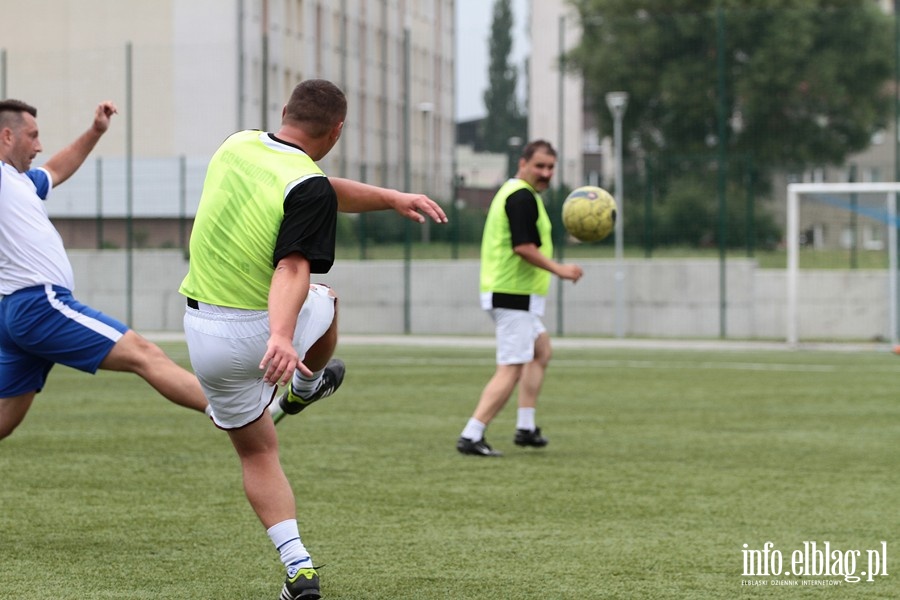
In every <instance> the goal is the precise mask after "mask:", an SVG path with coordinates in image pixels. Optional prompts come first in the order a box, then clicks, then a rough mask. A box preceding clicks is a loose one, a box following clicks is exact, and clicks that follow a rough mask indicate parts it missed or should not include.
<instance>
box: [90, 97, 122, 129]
mask: <svg viewBox="0 0 900 600" xmlns="http://www.w3.org/2000/svg"><path fill="white" fill-rule="evenodd" d="M118 112H119V109H118V108H116V105H115V104H113V103H112V102H111V101H109V100H104V101H103V102H101V103H100V104H98V105H97V109H96V110H95V111H94V131H96V132H97V133H100V134H103V133H106V130H107V129H109V120H110V118H112V116H113V115H114V114H116V113H118Z"/></svg>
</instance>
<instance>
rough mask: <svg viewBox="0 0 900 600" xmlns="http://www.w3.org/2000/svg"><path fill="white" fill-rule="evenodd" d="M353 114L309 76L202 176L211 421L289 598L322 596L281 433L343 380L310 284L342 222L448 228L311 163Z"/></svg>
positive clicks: (193, 269) (319, 292)
mask: <svg viewBox="0 0 900 600" xmlns="http://www.w3.org/2000/svg"><path fill="white" fill-rule="evenodd" d="M346 115H347V99H346V97H345V96H344V93H343V92H342V91H341V90H340V89H339V88H338V87H337V86H335V85H334V84H333V83H331V82H329V81H325V80H322V79H312V80H307V81H304V82H302V83H300V84H299V85H297V86H296V87H295V88H294V90H293V93H292V94H291V97H290V99H289V100H288V103H287V104H286V105H285V107H284V110H283V111H282V122H281V127H280V129H279V130H278V131H277V132H276V133H268V132H265V131H241V132H238V133H235V134H233V135H231V136H230V137H229V138H228V139H226V140H225V142H223V143H222V145H221V146H220V147H219V149H218V150H217V151H216V153H215V155H214V156H213V157H212V160H211V161H210V163H209V167H208V169H207V173H206V180H205V181H204V184H203V193H202V195H201V198H200V205H199V206H198V208H197V217H196V219H195V221H194V228H193V230H192V232H191V243H190V251H191V258H190V269H189V271H188V274H187V276H186V277H185V279H184V282H183V283H182V285H181V290H180V291H181V293H182V294H184V295H185V296H186V297H187V308H186V312H185V316H184V330H185V338H186V340H187V344H188V350H189V352H190V357H191V364H192V366H193V368H194V372H195V373H196V374H197V378H198V379H199V381H200V384H201V386H202V387H203V391H204V393H205V394H206V397H207V398H208V400H209V414H210V417H211V418H212V420H213V422H214V423H215V424H216V425H217V426H218V427H219V428H220V429H223V430H225V431H226V432H227V433H228V435H229V437H230V438H231V442H232V445H233V446H234V448H235V450H236V451H237V454H238V457H239V459H240V463H241V470H242V473H243V481H244V491H245V493H246V495H247V499H248V500H249V501H250V505H251V506H252V507H253V510H254V511H255V512H256V515H257V516H258V517H259V520H260V521H261V522H262V524H263V526H264V527H265V528H266V531H267V533H268V534H269V538H270V539H271V540H272V544H273V545H274V546H275V548H276V549H277V550H278V552H279V554H280V557H281V561H282V563H283V564H284V566H285V569H286V571H287V576H286V579H285V582H284V585H283V586H282V590H281V600H297V599H300V598H302V599H303V600H316V599H317V598H319V597H320V592H319V576H318V573H317V572H316V570H315V567H314V565H313V562H312V558H310V555H309V552H308V551H307V549H306V547H305V546H304V544H303V542H302V541H301V539H300V532H299V528H298V525H297V516H296V503H295V500H294V494H293V491H292V489H291V486H290V483H289V482H288V480H287V478H286V477H285V474H284V471H283V469H282V467H281V462H280V459H279V456H278V438H277V436H276V433H275V424H274V423H275V422H276V421H277V420H278V418H280V416H281V415H282V414H283V413H288V414H295V413H297V412H300V410H302V409H303V408H305V407H306V406H308V405H309V404H311V403H313V402H315V401H317V400H319V399H321V398H324V397H326V396H329V395H331V394H332V393H333V392H334V391H335V390H337V388H338V386H340V384H341V382H342V381H343V378H344V364H343V362H341V361H340V360H338V359H334V358H332V353H333V352H334V349H335V347H336V345H337V297H336V295H335V293H334V291H333V290H331V289H330V288H328V287H327V286H324V285H318V284H313V283H311V282H310V275H311V274H312V273H326V272H328V270H329V269H331V266H332V263H333V262H334V251H335V233H336V224H337V213H338V211H343V212H366V211H373V210H384V209H394V210H396V211H397V212H398V213H400V214H401V215H403V216H405V217H407V218H410V219H413V220H415V221H418V222H420V223H421V222H424V221H425V216H424V215H427V216H428V217H430V218H431V219H433V220H434V221H436V222H438V223H445V222H446V221H447V217H446V215H445V214H444V211H443V210H441V208H440V206H438V205H437V204H436V203H435V202H433V201H432V200H430V199H429V198H427V197H425V196H423V195H420V194H408V193H403V192H399V191H396V190H390V189H386V188H380V187H376V186H372V185H366V184H363V183H359V182H355V181H350V180H346V179H339V178H328V177H326V176H325V174H324V173H323V172H322V170H321V169H320V168H319V167H318V165H317V164H316V161H318V160H320V159H322V158H323V157H324V156H325V155H326V154H328V152H329V151H331V149H332V148H333V147H334V145H335V144H336V143H337V141H338V139H339V138H340V136H341V131H342V129H343V126H344V118H345V117H346ZM286 384H289V385H288V389H287V390H286V391H285V393H284V394H283V395H282V396H281V398H279V399H278V400H277V401H276V400H275V393H276V390H277V386H278V385H286ZM273 401H274V402H273ZM270 404H271V405H273V407H272V415H273V418H268V415H269V407H270ZM226 596H227V594H226Z"/></svg>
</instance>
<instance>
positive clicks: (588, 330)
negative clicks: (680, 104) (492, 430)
mask: <svg viewBox="0 0 900 600" xmlns="http://www.w3.org/2000/svg"><path fill="white" fill-rule="evenodd" d="M70 256H71V259H72V263H73V266H74V268H75V279H76V282H77V284H76V285H77V287H76V290H75V295H76V297H77V298H78V299H79V300H81V301H82V302H84V303H86V304H89V305H91V306H93V307H95V308H98V309H100V310H103V311H104V312H107V313H109V314H111V315H113V316H115V317H117V318H120V319H123V320H125V319H126V318H127V314H128V313H127V306H128V305H127V298H128V295H129V294H128V287H129V284H128V278H127V276H126V273H127V263H128V258H127V254H126V253H125V252H123V251H111V250H106V251H103V252H96V251H90V250H73V251H70ZM131 262H132V272H133V277H132V282H131V284H130V285H131V294H130V295H131V297H132V299H133V304H132V306H133V310H132V313H131V314H132V325H133V326H134V327H135V328H136V329H138V330H139V331H181V328H182V325H181V321H182V315H183V313H184V298H183V297H182V296H181V295H179V294H178V286H179V284H180V283H181V279H182V278H183V277H184V274H185V273H186V272H187V262H186V261H185V260H184V258H183V256H182V254H181V252H180V251H177V250H155V251H141V252H135V253H134V254H133V256H132V259H131ZM579 264H581V266H582V267H583V268H584V270H585V276H584V278H583V279H582V280H581V281H580V282H579V283H578V284H576V285H572V284H571V283H563V284H562V286H561V291H560V287H559V285H560V282H554V284H553V285H552V287H551V291H550V296H549V299H548V306H547V314H546V316H545V319H544V322H545V323H546V325H547V328H548V329H549V330H550V331H551V332H553V333H554V334H556V333H559V332H562V333H563V334H565V335H572V336H578V335H584V336H601V337H612V336H614V335H615V331H616V314H615V292H616V289H615V283H614V282H615V277H614V275H615V264H614V261H610V260H587V261H581V262H580V263H579ZM726 266H727V269H726V280H725V285H724V287H725V294H726V298H727V303H726V309H725V312H724V314H725V315H726V316H725V323H724V325H725V332H726V337H729V338H735V339H784V337H785V334H786V322H785V297H786V283H785V272H784V271H783V270H771V269H770V270H767V269H758V268H757V267H756V264H755V262H754V261H752V260H729V261H728V262H727V265H726ZM625 268H626V270H625V278H624V283H623V285H624V287H623V291H624V294H625V300H626V310H625V314H624V319H623V320H624V331H625V335H626V336H627V337H649V338H717V337H719V335H720V331H721V327H722V322H721V315H722V312H721V310H720V290H721V286H720V281H719V272H720V266H719V262H718V261H716V260H656V259H654V260H649V261H647V260H638V259H635V260H627V261H626V262H625ZM405 271H406V269H405V267H404V264H403V262H402V261H338V262H337V264H336V265H335V266H334V268H333V269H332V271H331V273H328V274H327V275H322V276H314V277H313V281H321V282H322V283H327V284H328V285H331V286H332V287H333V288H334V289H335V290H336V291H337V293H338V296H339V297H340V304H339V306H340V317H339V318H340V329H341V331H342V332H343V333H348V334H398V333H403V332H404V327H405V323H406V321H407V320H408V321H409V324H410V331H411V333H414V334H447V335H452V334H461V335H481V334H483V335H489V334H491V333H492V331H493V325H492V323H491V321H490V319H489V318H488V317H487V315H485V314H484V313H483V312H482V311H481V309H480V308H479V305H478V261H475V260H460V261H450V260H440V261H414V262H413V263H412V264H411V265H410V267H409V272H410V275H411V277H410V285H409V294H410V298H411V302H410V304H409V307H408V313H407V312H406V311H407V309H406V308H405V307H404V301H403V300H404V294H405V285H404V273H405ZM887 304H888V278H887V272H886V271H880V270H879V271H873V270H855V271H848V270H827V271H826V270H822V271H801V273H800V290H799V305H800V323H799V333H800V339H801V340H810V341H811V340H848V341H849V340H855V341H861V340H873V339H889V338H890V335H889V332H888V329H889V315H888V306H887ZM560 306H561V307H562V310H559V307H560Z"/></svg>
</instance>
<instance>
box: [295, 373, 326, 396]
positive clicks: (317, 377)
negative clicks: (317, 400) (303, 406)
mask: <svg viewBox="0 0 900 600" xmlns="http://www.w3.org/2000/svg"><path fill="white" fill-rule="evenodd" d="M324 372H325V369H320V370H318V371H316V372H314V373H313V374H312V377H307V376H305V375H303V374H302V373H300V371H299V370H297V371H294V378H293V379H292V380H291V389H292V390H294V394H296V395H297V396H300V397H301V398H306V397H308V396H310V395H311V394H312V393H313V392H315V391H316V390H317V389H319V385H321V383H322V373H324Z"/></svg>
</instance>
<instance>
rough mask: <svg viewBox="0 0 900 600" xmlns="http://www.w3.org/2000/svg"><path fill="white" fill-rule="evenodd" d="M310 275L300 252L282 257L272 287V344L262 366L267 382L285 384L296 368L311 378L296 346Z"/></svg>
mask: <svg viewBox="0 0 900 600" xmlns="http://www.w3.org/2000/svg"><path fill="white" fill-rule="evenodd" d="M309 272H310V269H309V261H308V260H306V258H304V257H303V256H301V255H300V254H297V253H294V254H289V255H288V256H286V257H284V258H282V259H281V260H280V261H278V266H276V267H275V273H274V274H273V275H272V286H271V287H270V288H269V341H268V344H267V347H266V354H265V356H263V359H262V362H260V364H259V368H260V369H265V373H264V375H263V377H264V378H265V380H266V382H267V383H271V384H273V385H276V384H277V385H284V384H285V383H287V382H288V381H290V378H291V377H292V376H293V374H294V370H295V369H300V371H301V372H302V373H303V374H304V375H312V372H311V371H310V370H309V369H307V368H306V366H305V365H304V364H303V363H302V362H300V357H299V356H297V351H296V350H295V349H294V343H293V342H294V330H295V329H296V328H297V315H299V314H300V308H301V307H302V306H303V303H304V302H305V301H306V297H307V296H308V295H309Z"/></svg>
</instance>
